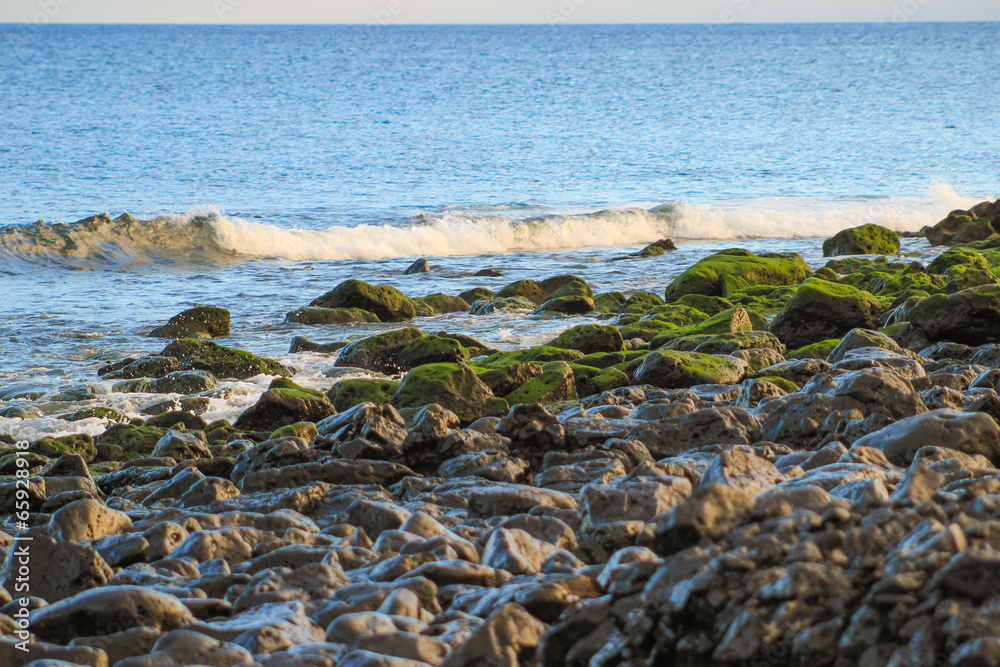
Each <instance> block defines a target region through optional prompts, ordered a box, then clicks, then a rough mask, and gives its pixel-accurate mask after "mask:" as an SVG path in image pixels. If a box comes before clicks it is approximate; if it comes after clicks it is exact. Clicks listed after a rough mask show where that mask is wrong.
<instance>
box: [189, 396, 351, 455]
mask: <svg viewBox="0 0 1000 667" xmlns="http://www.w3.org/2000/svg"><path fill="white" fill-rule="evenodd" d="M335 413H336V409H334V407H333V404H332V403H330V400H329V399H328V398H327V397H326V395H325V394H323V392H320V391H316V390H314V389H306V388H305V387H301V386H299V385H297V384H295V383H294V382H292V381H291V380H288V379H285V378H275V379H274V380H272V381H271V384H270V386H269V387H268V389H267V391H265V392H264V393H263V394H261V396H260V398H259V399H257V402H256V403H255V404H254V405H252V406H251V407H249V408H247V409H246V410H244V411H243V414H241V415H240V416H239V419H237V420H236V423H234V424H233V426H234V427H235V428H237V429H241V430H246V431H273V430H274V429H277V428H280V427H282V426H287V425H289V424H294V423H296V422H318V421H321V420H323V419H325V418H327V417H329V416H330V415H332V414H335ZM178 460H180V459H178Z"/></svg>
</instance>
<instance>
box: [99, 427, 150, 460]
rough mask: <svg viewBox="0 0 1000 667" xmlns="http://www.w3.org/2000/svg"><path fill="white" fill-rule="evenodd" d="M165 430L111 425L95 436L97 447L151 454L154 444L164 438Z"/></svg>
mask: <svg viewBox="0 0 1000 667" xmlns="http://www.w3.org/2000/svg"><path fill="white" fill-rule="evenodd" d="M165 433H166V430H164V429H162V428H156V427H153V426H134V425H132V424H112V425H111V426H110V427H109V428H108V429H107V430H106V431H104V433H102V434H101V435H99V436H97V441H96V442H97V446H98V447H101V446H111V445H115V446H118V447H121V448H122V450H123V451H125V452H126V453H135V454H147V455H148V454H151V453H152V452H153V450H154V449H156V443H158V442H159V441H160V438H162V437H163V436H164V434H165Z"/></svg>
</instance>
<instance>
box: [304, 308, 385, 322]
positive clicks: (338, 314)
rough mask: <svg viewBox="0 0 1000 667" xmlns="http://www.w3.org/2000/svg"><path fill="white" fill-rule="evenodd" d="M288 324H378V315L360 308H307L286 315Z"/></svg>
mask: <svg viewBox="0 0 1000 667" xmlns="http://www.w3.org/2000/svg"><path fill="white" fill-rule="evenodd" d="M285 321H286V322H294V323H295V324H309V325H315V324H353V323H369V324H377V323H378V322H379V319H378V315H376V314H375V313H370V312H368V311H367V310H362V309H360V308H313V307H310V306H307V307H305V308H299V309H298V310H293V311H291V312H290V313H288V314H287V315H285Z"/></svg>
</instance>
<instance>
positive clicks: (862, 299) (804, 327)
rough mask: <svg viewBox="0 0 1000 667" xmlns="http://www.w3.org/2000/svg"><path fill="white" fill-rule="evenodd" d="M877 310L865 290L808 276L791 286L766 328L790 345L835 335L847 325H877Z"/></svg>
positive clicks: (872, 298) (797, 345)
mask: <svg viewBox="0 0 1000 667" xmlns="http://www.w3.org/2000/svg"><path fill="white" fill-rule="evenodd" d="M880 312H881V307H880V306H879V303H878V301H877V300H876V299H875V297H873V296H872V295H871V294H869V293H868V292H862V291H861V290H858V289H855V288H853V287H851V286H849V285H842V284H839V283H831V282H829V281H826V280H821V279H819V278H810V279H808V280H806V281H805V282H803V283H802V284H801V285H800V286H799V288H798V289H797V290H795V294H794V295H792V298H791V300H789V302H788V304H787V305H786V306H785V308H784V309H783V310H782V311H781V312H780V313H778V315H777V316H776V317H775V318H774V320H773V321H772V322H771V325H770V327H769V329H768V330H769V331H770V332H771V333H773V334H774V335H776V336H777V337H778V338H780V339H781V341H782V342H783V343H785V345H787V346H788V347H789V348H793V349H794V348H799V347H802V346H804V345H808V344H809V343H815V342H818V341H822V340H827V339H829V338H837V337H839V336H842V335H843V334H846V333H847V332H848V331H850V330H851V329H855V328H862V329H872V328H874V327H876V326H877V325H878V317H879V313H880Z"/></svg>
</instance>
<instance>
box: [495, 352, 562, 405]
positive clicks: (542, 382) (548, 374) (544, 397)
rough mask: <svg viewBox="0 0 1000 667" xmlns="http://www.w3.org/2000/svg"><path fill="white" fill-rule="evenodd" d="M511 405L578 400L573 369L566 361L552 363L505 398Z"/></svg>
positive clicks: (544, 366)
mask: <svg viewBox="0 0 1000 667" xmlns="http://www.w3.org/2000/svg"><path fill="white" fill-rule="evenodd" d="M504 398H505V399H507V402H508V403H509V404H511V405H518V404H531V403H541V404H542V405H547V404H549V403H557V402H559V401H572V400H575V399H576V398H577V392H576V384H575V382H574V379H573V369H572V368H571V367H570V365H569V364H568V363H566V362H565V361H550V362H548V363H547V364H544V365H543V366H542V372H541V373H540V374H539V375H537V376H535V377H533V378H531V379H530V380H528V381H527V382H525V383H524V384H523V385H521V386H520V387H518V388H517V389H515V390H514V391H512V392H511V393H509V394H507V395H506V396H504Z"/></svg>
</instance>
